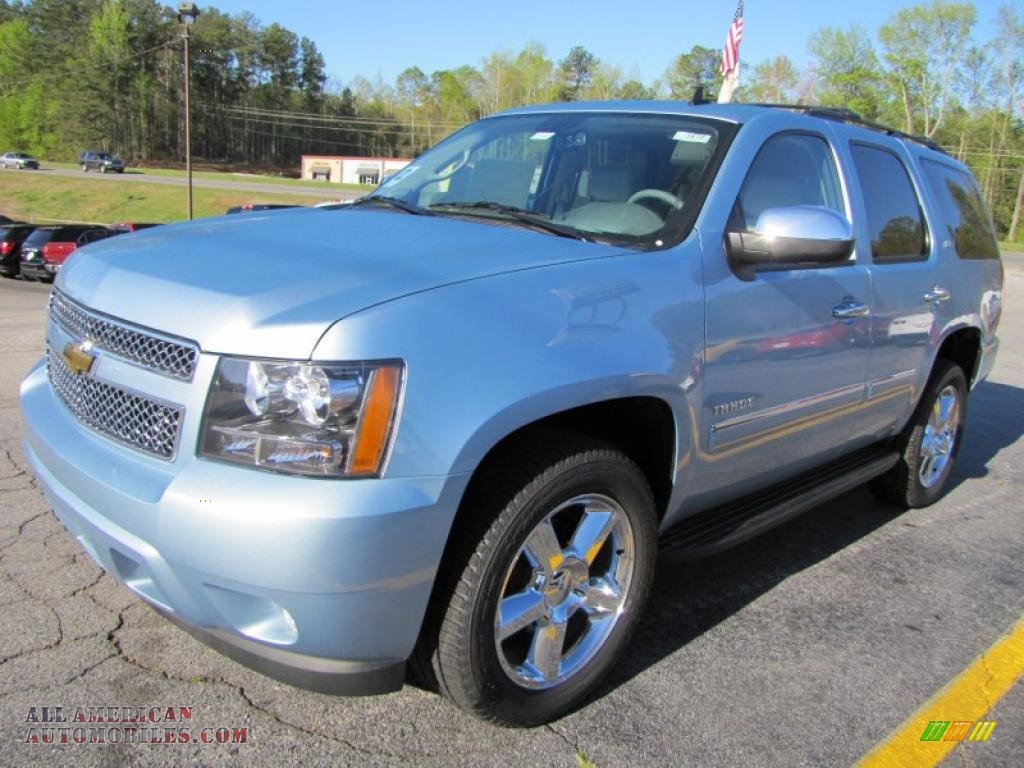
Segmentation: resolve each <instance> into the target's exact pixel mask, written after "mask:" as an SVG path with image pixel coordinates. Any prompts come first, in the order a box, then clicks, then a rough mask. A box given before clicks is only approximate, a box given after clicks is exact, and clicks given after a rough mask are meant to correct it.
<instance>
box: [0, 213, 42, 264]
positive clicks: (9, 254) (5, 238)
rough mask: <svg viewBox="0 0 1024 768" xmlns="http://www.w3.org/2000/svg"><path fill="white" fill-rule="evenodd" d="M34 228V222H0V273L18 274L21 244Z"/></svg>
mask: <svg viewBox="0 0 1024 768" xmlns="http://www.w3.org/2000/svg"><path fill="white" fill-rule="evenodd" d="M35 228H36V227H35V224H18V223H16V222H10V223H0V275H3V276H4V277H17V276H18V272H20V271H21V270H20V267H19V262H20V261H21V244H22V243H24V242H25V239H26V238H27V237H28V236H29V235H31V234H32V232H33V231H34V230H35Z"/></svg>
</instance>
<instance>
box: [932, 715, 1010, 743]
mask: <svg viewBox="0 0 1024 768" xmlns="http://www.w3.org/2000/svg"><path fill="white" fill-rule="evenodd" d="M995 727H996V722H995V720H977V721H975V720H953V721H950V720H932V721H931V722H930V723H928V725H927V726H925V729H924V733H922V734H921V741H988V737H989V736H991V735H992V731H993V730H994V729H995Z"/></svg>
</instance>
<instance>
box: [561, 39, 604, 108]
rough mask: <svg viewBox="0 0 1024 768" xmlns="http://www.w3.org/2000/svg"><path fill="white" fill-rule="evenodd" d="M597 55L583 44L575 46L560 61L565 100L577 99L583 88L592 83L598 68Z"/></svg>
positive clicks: (562, 93) (562, 95)
mask: <svg viewBox="0 0 1024 768" xmlns="http://www.w3.org/2000/svg"><path fill="white" fill-rule="evenodd" d="M597 64H598V61H597V57H596V56H595V55H594V54H592V53H591V52H590V51H588V50H587V49H586V48H584V47H583V46H582V45H576V46H573V48H572V49H571V50H570V51H569V53H568V55H566V57H565V58H564V59H562V60H561V61H560V62H559V63H558V71H559V73H560V74H561V77H562V92H561V97H562V99H563V100H564V101H577V100H579V98H580V94H581V93H582V92H583V89H584V88H586V87H587V86H588V85H590V82H591V81H592V80H593V78H594V70H595V69H596V68H597Z"/></svg>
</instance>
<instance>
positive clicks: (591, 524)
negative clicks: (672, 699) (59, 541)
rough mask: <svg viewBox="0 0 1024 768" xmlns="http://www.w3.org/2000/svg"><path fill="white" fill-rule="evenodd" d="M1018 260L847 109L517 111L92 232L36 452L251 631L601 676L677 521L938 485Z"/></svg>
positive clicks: (365, 657) (516, 710) (924, 150)
mask: <svg viewBox="0 0 1024 768" xmlns="http://www.w3.org/2000/svg"><path fill="white" fill-rule="evenodd" d="M282 253H286V254H288V257H287V258H282V256H281V254H282ZM1001 290H1002V266H1001V262H1000V259H999V253H998V251H997V248H996V243H995V239H994V237H993V233H992V228H991V224H990V220H989V216H988V213H987V211H986V210H985V207H984V205H983V203H982V202H981V198H980V196H979V194H978V189H977V187H976V185H975V183H974V181H973V179H972V177H971V175H970V173H969V172H968V171H967V169H966V168H965V167H964V166H963V165H961V164H960V163H958V162H956V161H955V160H953V159H951V158H950V157H948V156H947V155H945V154H943V153H942V152H941V151H938V150H937V149H936V148H934V147H930V146H927V145H926V142H922V141H920V140H915V139H912V138H911V137H907V136H903V135H902V134H898V132H895V131H890V130H886V129H883V128H881V127H880V126H873V125H870V124H864V122H863V121H860V120H859V119H858V118H856V116H854V115H852V114H850V113H846V112H841V111H836V110H827V109H815V108H808V107H801V108H794V109H783V108H769V107H758V106H750V105H720V106H719V105H690V104H685V103H658V102H638V103H614V104H574V105H549V106H543V107H536V108H531V109H523V110H517V111H514V112H507V113H504V114H501V115H496V116H493V117H489V118H486V119H484V120H481V121H479V122H477V123H475V124H473V125H470V126H468V127H467V128H465V129H464V130H462V131H460V132H458V133H456V134H455V135H454V136H452V137H450V138H448V139H446V140H445V141H444V142H442V143H441V144H439V145H438V146H437V147H435V148H434V149H432V150H430V151H428V152H426V153H425V154H423V155H422V156H421V157H419V158H417V159H416V160H415V161H414V162H413V163H412V164H411V165H410V166H409V167H408V168H406V169H405V170H404V171H402V172H401V173H399V174H397V175H396V176H394V177H392V178H391V179H390V180H388V181H387V182H386V183H385V184H384V185H382V187H381V188H380V189H379V190H378V191H377V192H375V193H374V194H372V195H370V196H369V197H365V198H363V199H361V200H360V201H358V202H357V203H356V204H354V205H348V206H339V207H337V208H335V209H318V210H314V209H297V210H290V211H278V212H272V213H265V214H253V215H252V216H247V217H243V218H240V217H225V218H220V219H213V220H204V221H197V222H194V223H189V224H182V225H177V226H168V227H162V228H159V229H153V230H148V231H146V232H143V233H140V234H136V235H133V236H132V237H128V238H117V239H112V240H110V241H106V242H103V243H99V244H96V245H93V246H89V247H88V248H86V249H84V250H83V251H82V252H80V253H78V254H76V255H75V256H74V258H73V259H71V260H69V262H68V264H67V265H66V267H65V268H64V269H62V270H61V272H60V276H59V279H58V281H57V285H56V288H55V290H54V292H53V296H52V300H51V304H50V320H49V325H48V329H47V335H46V358H45V359H44V360H41V361H40V362H39V364H38V365H37V366H36V367H35V368H33V369H32V371H31V372H30V373H29V375H28V377H27V379H26V380H25V382H24V384H23V386H22V392H21V402H22V409H23V412H24V416H25V422H26V440H25V453H26V455H27V456H28V459H29V461H30V462H31V465H32V467H33V468H34V470H35V473H36V474H37V476H38V478H39V482H40V486H41V487H42V488H43V489H44V490H45V492H46V495H47V497H48V498H49V500H50V502H51V503H52V505H53V507H54V509H55V510H56V513H57V515H58V516H59V517H60V519H61V520H62V521H63V522H64V524H65V525H66V526H67V528H68V529H69V531H70V532H71V533H72V535H74V536H75V537H76V538H77V539H78V540H79V542H81V545H82V546H83V547H84V548H85V549H86V551H88V553H89V554H90V555H91V556H92V557H93V558H94V559H95V560H96V561H97V562H98V563H99V564H100V565H101V566H102V567H103V568H104V569H106V570H107V571H109V572H110V573H111V574H113V575H114V576H116V577H117V578H118V579H119V580H120V581H121V582H123V583H124V584H125V585H126V586H127V587H128V588H129V589H131V590H133V591H134V592H136V593H137V594H138V595H139V596H141V597H142V598H143V599H144V600H145V601H147V602H148V603H150V604H151V605H152V606H154V607H155V608H156V609H157V610H159V611H160V612H162V613H163V614H164V615H166V616H167V617H168V618H170V619H171V620H173V621H175V622H177V623H178V624H180V625H181V626H182V627H184V628H185V629H187V630H188V631H189V632H191V633H193V634H195V635H196V636H197V637H199V638H201V639H203V640H204V641H206V642H208V643H209V644H210V645H212V646H214V647H215V648H218V649H220V650H221V651H223V652H224V653H226V654H227V655H229V656H231V657H233V658H235V659H238V660H240V661H242V662H243V663H245V664H248V665H250V666H252V667H255V668H256V669H259V670H261V671H263V672H265V673H266V674H268V675H271V676H273V677H276V678H279V679H281V680H285V681H288V682H291V683H293V684H295V685H299V686H303V687H307V688H310V689H314V690H318V691H324V692H331V693H342V694H367V693H381V692H386V691H392V690H395V689H397V688H399V687H400V686H401V685H402V684H403V681H404V680H405V677H406V672H407V665H408V666H409V667H410V669H411V671H412V672H414V673H416V674H417V676H418V677H419V678H420V679H421V680H423V681H425V682H426V683H427V684H433V685H436V686H437V687H438V688H439V689H440V691H441V692H442V693H443V694H444V695H445V696H447V697H449V698H450V699H451V700H452V701H454V702H455V703H456V704H457V705H458V706H460V707H462V708H464V709H466V710H468V711H470V712H473V713H475V714H476V715H479V716H481V717H484V718H488V719H492V720H496V721H500V722H505V723H512V724H519V725H528V724H536V723H541V722H544V721H547V720H550V719H551V718H554V717H557V716H559V715H560V714H562V713H564V712H566V711H567V710H569V709H571V708H573V707H575V706H578V705H579V704H580V703H581V702H583V701H584V700H585V699H586V698H587V697H588V696H589V695H592V694H593V693H594V691H595V689H597V687H598V686H599V684H600V681H601V678H602V676H603V675H604V674H605V673H606V672H607V671H608V669H609V668H610V667H611V666H612V665H613V664H614V663H615V661H616V658H617V657H618V656H619V654H620V652H621V651H622V650H623V648H624V647H625V645H626V643H627V641H628V639H629V636H630V633H631V631H632V629H633V627H634V626H635V624H636V621H637V618H638V616H639V615H640V613H641V612H642V610H643V606H644V602H645V600H646V598H647V595H648V591H649V589H650V586H651V579H652V574H653V572H654V566H655V560H656V558H657V555H658V552H659V549H661V550H665V551H669V552H671V553H673V554H674V555H676V556H679V557H696V556H699V555H705V554H708V553H710V552H714V551H716V550H718V549H720V548H722V547H725V546H728V545H731V544H735V543H737V542H739V541H742V540H745V539H748V538H749V537H751V536H754V535H755V534H757V533H759V532H761V531H763V530H765V529H766V528H768V527H770V526H772V525H775V524H777V523H779V522H780V521H782V520H784V519H786V518H789V517H791V516H792V515H794V514H796V513H798V512H801V511H803V510H805V509H808V508H810V507H813V506H816V505H818V504H820V502H822V501H823V500H825V499H827V498H829V497H832V496H834V495H836V494H839V493H841V492H843V491H845V490H847V489H849V488H851V487H853V486H855V485H857V484H860V483H863V482H867V481H871V483H872V485H873V487H874V488H876V490H877V491H878V492H879V493H880V494H881V496H882V497H883V498H884V499H885V500H887V501H889V502H892V503H895V504H898V505H900V506H904V507H919V506H924V505H927V504H930V503H932V502H933V501H935V500H936V499H937V498H938V497H939V496H940V495H941V494H942V492H943V490H944V488H945V487H946V486H947V485H948V483H949V478H950V473H951V469H952V466H953V461H954V458H955V456H956V452H957V448H958V447H959V443H960V438H961V435H962V430H963V425H964V418H965V416H966V412H967V397H968V392H969V390H970V388H971V387H973V386H974V385H976V384H977V383H978V382H979V381H981V380H982V379H983V378H985V376H986V375H987V374H988V372H989V370H990V369H991V367H992V363H993V359H994V356H995V352H996V347H997V337H996V326H997V324H998V321H999V315H1000V300H1001ZM820 514H827V511H822V512H821V513H820Z"/></svg>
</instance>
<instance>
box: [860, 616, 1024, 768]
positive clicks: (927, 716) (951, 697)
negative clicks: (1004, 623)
mask: <svg viewBox="0 0 1024 768" xmlns="http://www.w3.org/2000/svg"><path fill="white" fill-rule="evenodd" d="M1022 675H1024V617H1021V618H1020V619H1019V620H1018V621H1017V623H1016V624H1014V625H1013V628H1012V629H1011V630H1010V631H1009V632H1008V633H1007V634H1005V635H1003V636H1002V637H1001V638H1000V639H999V640H997V641H996V643H995V644H994V645H993V646H992V647H991V648H989V649H988V650H987V651H985V652H984V653H983V654H981V655H980V656H979V657H978V658H976V659H975V660H974V661H973V662H972V663H971V665H970V666H969V667H968V668H967V669H965V670H964V671H963V672H961V673H960V675H958V676H957V677H956V678H955V679H954V680H952V681H951V682H950V683H949V684H948V685H946V687H945V688H943V689H942V690H941V691H939V692H938V693H936V694H935V695H934V696H932V697H931V699H929V700H928V701H927V702H926V703H925V704H924V706H922V707H921V708H920V709H919V710H917V712H915V713H914V714H913V715H911V716H910V717H909V718H907V720H906V721H905V722H904V723H903V725H901V726H900V727H899V728H897V729H896V730H895V731H893V733H891V734H890V735H889V737H888V738H887V739H886V740H885V741H883V742H882V743H881V744H879V745H878V746H877V747H875V749H873V750H872V751H871V752H869V753H868V754H867V755H865V756H864V757H862V758H861V759H860V761H859V762H858V763H857V765H858V766H859V768H909V767H911V766H913V767H914V768H916V767H917V766H933V765H938V764H939V763H940V762H941V761H942V759H943V758H944V757H946V755H947V754H949V752H950V751H951V750H952V749H953V747H955V746H956V745H957V744H959V743H960V742H959V741H921V735H922V734H923V733H924V730H925V728H927V727H928V723H930V722H931V721H933V720H948V721H954V720H961V721H963V720H967V721H971V722H973V721H975V720H980V719H982V718H983V717H984V716H985V713H986V712H988V711H989V710H991V709H992V708H993V707H994V706H995V704H996V702H997V701H999V699H1001V698H1002V697H1003V696H1004V695H1005V694H1006V692H1007V691H1009V690H1010V689H1011V688H1012V687H1013V685H1014V683H1016V682H1017V681H1018V680H1019V679H1021V676H1022ZM1006 737H1007V738H1020V734H1013V736H1012V737H1011V736H1010V735H1009V734H1007V736H1006ZM993 738H995V739H998V738H999V731H998V729H997V730H996V731H995V736H994V737H993ZM970 748H971V749H978V750H979V751H980V750H984V749H986V745H983V744H977V745H974V744H972V745H970Z"/></svg>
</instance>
